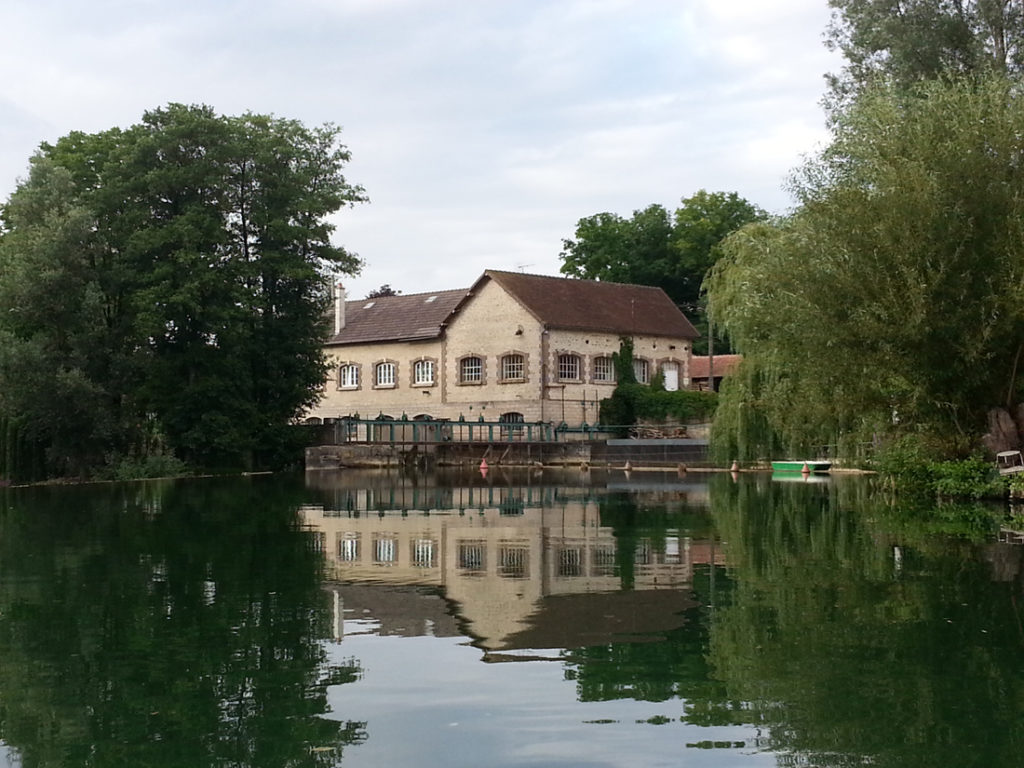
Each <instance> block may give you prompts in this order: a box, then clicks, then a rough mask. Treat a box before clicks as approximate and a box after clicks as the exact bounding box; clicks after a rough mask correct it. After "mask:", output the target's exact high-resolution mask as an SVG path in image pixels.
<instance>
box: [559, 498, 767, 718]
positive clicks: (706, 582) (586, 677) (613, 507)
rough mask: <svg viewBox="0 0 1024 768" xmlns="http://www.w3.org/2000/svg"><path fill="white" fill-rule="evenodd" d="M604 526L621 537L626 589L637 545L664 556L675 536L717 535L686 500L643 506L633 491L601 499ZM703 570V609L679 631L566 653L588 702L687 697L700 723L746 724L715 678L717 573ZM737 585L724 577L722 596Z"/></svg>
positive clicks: (699, 579)
mask: <svg viewBox="0 0 1024 768" xmlns="http://www.w3.org/2000/svg"><path fill="white" fill-rule="evenodd" d="M600 515H601V525H602V526H603V527H609V528H611V529H612V531H613V533H614V535H615V541H616V552H617V560H616V567H617V569H618V573H619V575H620V580H621V586H622V589H624V590H629V589H632V588H633V586H634V581H635V564H634V555H635V552H636V550H637V544H638V542H640V541H641V540H642V539H648V540H650V541H651V542H652V546H653V548H654V549H655V550H657V551H664V545H665V539H666V535H667V532H668V531H669V530H673V531H677V532H678V533H679V534H680V535H685V536H688V537H690V538H693V539H700V540H709V539H712V538H713V537H714V530H713V526H712V523H711V518H710V516H709V515H708V513H707V510H706V509H704V508H692V507H688V506H686V505H684V504H681V503H679V502H676V503H671V504H670V503H655V504H646V503H645V504H641V503H639V502H638V500H637V497H636V496H635V495H633V494H629V493H613V494H609V495H608V496H607V498H605V499H603V500H602V501H601V507H600ZM713 567H714V566H711V565H708V566H702V567H699V568H697V569H695V574H694V583H693V585H692V587H693V592H694V596H695V597H696V599H697V600H698V601H699V602H700V606H699V607H698V608H694V609H692V610H690V611H688V612H687V613H686V616H685V622H684V623H683V624H682V626H680V627H679V628H678V629H674V630H671V631H669V632H666V633H664V634H662V635H658V636H656V637H650V638H647V640H648V642H643V641H642V640H643V639H642V638H641V642H637V641H636V640H637V638H633V641H631V642H627V641H623V642H615V643H606V644H602V645H595V646H589V647H585V648H577V649H572V650H568V651H565V652H564V654H563V658H564V659H565V661H566V662H567V666H566V678H567V679H570V680H574V681H576V688H577V696H578V698H579V699H580V701H608V700H613V699H623V698H631V699H638V700H642V701H666V700H669V699H682V700H683V708H684V715H683V718H684V719H685V720H686V721H688V722H692V723H696V724H699V725H726V724H733V723H740V722H746V721H747V719H748V715H747V714H746V713H744V712H743V711H742V710H741V709H740V708H739V707H738V706H736V705H735V704H734V703H733V702H729V701H728V700H727V699H726V689H725V686H724V685H722V684H721V683H720V682H718V681H716V680H714V679H713V678H712V677H711V676H710V675H709V667H708V664H707V661H706V658H705V655H706V652H707V643H708V623H709V619H710V609H709V605H710V601H711V595H710V585H711V579H712V577H711V568H713ZM728 592H729V585H728V584H727V583H726V582H725V581H724V579H723V576H722V575H721V574H720V575H719V582H718V586H717V590H716V594H717V595H719V596H720V598H722V599H724V598H725V596H727V595H728Z"/></svg>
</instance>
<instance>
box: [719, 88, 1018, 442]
mask: <svg viewBox="0 0 1024 768" xmlns="http://www.w3.org/2000/svg"><path fill="white" fill-rule="evenodd" d="M1021 137H1024V101H1021V99H1020V98H1019V97H1018V96H1017V94H1016V93H1015V91H1014V88H1013V87H1012V85H1011V84H1010V83H1009V82H1008V81H1006V80H1005V79H1000V78H995V77H993V78H989V79H982V80H971V81H966V80H964V81H958V82H935V83H928V84H924V85H922V86H921V87H920V88H919V89H917V90H916V91H915V92H914V93H913V94H912V95H909V96H908V95H907V93H906V92H905V91H899V90H897V89H895V88H892V87H888V86H884V85H882V86H877V87H875V88H873V89H871V90H868V91H866V92H865V93H864V94H863V95H862V96H861V97H860V98H859V100H858V101H857V103H856V104H855V105H854V107H853V108H852V109H851V110H850V111H849V112H848V113H846V114H845V115H844V116H843V117H842V118H841V120H840V122H839V124H838V125H837V127H836V129H835V136H834V140H833V142H832V144H831V145H830V146H829V147H828V148H827V149H825V150H824V151H823V152H822V153H821V154H820V155H819V156H817V157H816V158H814V159H812V160H810V161H808V162H807V163H806V164H805V165H804V166H803V167H802V168H801V169H799V170H798V171H797V172H796V173H795V174H794V177H793V181H792V189H793V192H794V193H795V196H796V198H797V200H798V201H799V206H798V208H797V209H796V210H795V211H794V212H793V213H792V214H791V215H790V216H789V217H787V218H784V219H781V220H778V221H774V222H770V223H758V224H752V225H749V226H748V227H746V228H744V229H742V230H740V231H739V232H738V233H736V234H734V235H733V236H731V237H730V238H729V239H727V240H726V242H725V243H724V244H723V249H724V254H725V255H724V257H723V259H722V260H721V261H720V262H719V263H718V265H717V266H716V267H715V269H714V270H713V272H712V274H711V276H710V277H709V280H708V283H707V289H708V293H709V296H710V298H711V301H712V302H713V305H714V307H715V315H716V319H717V321H718V322H720V323H722V324H723V325H724V326H725V328H726V330H727V331H728V333H729V335H730V337H731V338H732V339H733V340H734V343H735V345H736V347H737V349H738V351H740V352H741V353H742V354H743V355H744V363H743V368H742V370H741V372H740V373H739V375H737V376H736V377H734V379H733V381H732V382H731V383H730V386H728V387H726V388H725V390H724V391H723V398H722V403H721V406H720V408H719V414H720V416H719V418H718V420H716V428H715V435H714V443H715V447H716V450H717V451H718V452H719V453H722V452H731V453H732V455H733V456H734V457H739V458H741V459H752V458H759V457H766V456H770V455H777V454H778V453H779V452H780V451H783V450H794V449H798V448H803V449H808V448H811V447H813V446H816V445H822V444H833V443H837V442H838V443H840V445H841V446H842V445H845V446H847V451H848V450H850V446H852V445H855V444H858V443H859V442H862V441H867V440H878V439H882V438H885V437H891V436H898V435H903V434H912V435H915V436H920V437H922V438H930V439H932V440H933V441H934V440H941V441H942V443H943V444H944V445H945V446H946V447H947V448H948V450H949V452H952V453H955V452H963V451H965V450H969V449H970V447H971V446H972V445H975V444H976V440H977V438H978V437H979V436H980V434H981V433H982V432H983V431H984V427H985V414H986V412H987V411H988V410H989V409H990V408H992V407H995V406H1001V407H1006V408H1011V407H1013V406H1015V405H1016V404H1017V403H1018V401H1019V396H1020V392H1019V381H1020V371H1021V369H1022V367H1024V366H1022V362H1024V361H1022V360H1021V352H1022V350H1024V301H1022V300H1024V140H1022V138H1021Z"/></svg>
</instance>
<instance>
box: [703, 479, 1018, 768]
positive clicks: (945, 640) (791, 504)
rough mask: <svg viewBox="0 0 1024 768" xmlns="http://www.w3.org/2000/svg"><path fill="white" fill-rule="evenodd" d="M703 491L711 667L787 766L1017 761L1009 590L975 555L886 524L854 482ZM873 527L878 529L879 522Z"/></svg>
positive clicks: (877, 505)
mask: <svg viewBox="0 0 1024 768" xmlns="http://www.w3.org/2000/svg"><path fill="white" fill-rule="evenodd" d="M822 488H823V487H821V486H817V487H815V486H794V485H783V484H770V483H761V484H760V485H754V484H750V483H741V484H738V485H733V484H732V483H729V482H721V483H719V482H716V483H715V484H714V485H713V486H712V510H713V514H714V518H715V521H716V523H717V524H718V526H719V530H720V533H721V535H722V538H723V539H724V540H725V542H726V545H727V556H728V559H729V562H730V564H731V566H732V568H733V573H734V576H735V579H736V584H735V589H734V592H733V595H732V602H731V604H730V605H728V606H726V607H723V608H722V609H721V610H719V611H717V612H716V614H715V616H714V621H713V623H712V627H711V637H710V647H711V652H710V656H709V658H710V661H711V663H712V664H713V666H714V669H715V673H716V675H717V676H719V677H720V678H721V679H722V680H723V681H724V682H725V683H726V684H727V686H728V689H729V692H730V694H731V695H733V696H736V697H737V698H741V699H744V700H746V701H747V702H749V706H750V707H751V709H752V711H753V712H754V713H756V717H757V718H758V720H759V721H760V722H762V723H763V724H764V725H765V726H766V727H767V728H769V729H770V732H771V745H772V747H773V748H774V749H777V750H780V751H781V752H783V753H785V754H786V755H787V757H786V758H785V762H787V764H788V763H789V762H790V761H792V762H795V763H797V764H809V765H815V766H845V765H852V764H864V763H865V762H870V763H871V764H874V765H880V766H922V767H924V766H935V765H957V766H970V765H979V766H981V765H984V766H992V765H1000V766H1002V765H1015V764H1017V763H1018V762H1019V759H1020V754H1021V747H1022V745H1024V717H1022V715H1024V666H1022V665H1021V663H1020V659H1021V652H1022V651H1024V635H1022V631H1021V615H1020V611H1019V610H1018V609H1017V605H1019V604H1020V600H1019V592H1020V585H1019V583H1016V584H1010V583H995V582H993V580H992V575H991V570H990V568H989V566H988V564H987V563H986V562H985V560H984V558H983V557H982V556H981V551H980V549H981V548H980V546H979V545H978V544H976V543H972V542H971V541H970V540H969V539H967V538H952V537H943V538H938V537H936V535H935V534H933V533H930V532H926V531H923V530H922V531H918V532H916V534H915V528H914V524H913V521H912V519H911V520H909V521H908V519H907V518H906V517H902V518H901V520H902V522H901V525H900V530H899V533H898V538H893V534H892V533H891V530H892V527H891V526H892V523H893V521H894V520H895V519H896V518H895V517H894V515H893V512H892V510H891V509H890V508H888V507H887V506H886V505H885V504H884V503H882V502H879V501H877V500H876V499H875V498H874V497H872V496H871V495H870V494H869V493H866V492H865V488H866V486H865V485H864V484H863V483H861V484H851V485H847V486H839V487H832V488H831V489H829V488H827V487H825V489H824V490H822ZM881 521H884V523H883V522H881Z"/></svg>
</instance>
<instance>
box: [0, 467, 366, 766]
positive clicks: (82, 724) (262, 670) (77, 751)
mask: <svg viewBox="0 0 1024 768" xmlns="http://www.w3.org/2000/svg"><path fill="white" fill-rule="evenodd" d="M305 498H306V493H305V491H304V489H303V487H302V484H301V479H300V480H299V481H298V482H295V481H294V479H289V478H282V477H262V478H231V479H228V480H225V479H207V480H203V481H191V482H185V483H182V482H163V483H155V482H149V483H131V484H115V483H104V484H97V485H90V486H76V487H71V488H69V487H62V488H52V487H37V488H31V489H19V490H15V491H7V492H6V495H5V497H4V501H5V502H6V503H7V504H6V506H5V507H4V514H3V515H0V576H2V578H0V613H2V615H3V621H4V627H5V630H6V631H4V632H3V633H0V689H2V690H4V691H13V690H17V691H18V692H19V695H18V696H16V697H12V698H11V699H10V701H8V702H6V703H5V705H4V716H3V719H2V721H0V738H2V739H3V741H4V744H5V745H7V747H8V748H9V749H11V750H13V751H16V752H17V753H18V755H19V759H21V760H23V761H24V763H25V764H28V765H37V766H58V765H90V764H91V765H96V766H115V765H121V766H153V767H155V766H168V767H170V766H186V765H187V766H212V765H238V766H241V765H246V766H284V765H289V766H300V765H301V766H310V768H315V767H321V768H327V766H336V765H338V764H339V763H340V762H341V761H342V752H343V750H344V749H345V747H346V746H347V745H350V744H355V743H358V742H360V741H362V740H365V738H366V723H365V722H362V721H354V720H347V719H345V718H344V717H342V718H341V719H338V718H335V719H331V718H328V717H326V716H325V715H327V714H328V713H329V710H330V706H329V703H328V699H329V694H328V688H329V686H334V685H340V684H344V683H348V682H352V681H354V680H356V679H358V677H359V676H360V675H361V673H362V670H361V668H360V665H359V663H358V661H357V660H355V659H344V658H331V657H330V655H329V651H328V649H327V648H326V647H325V642H326V640H327V638H330V637H332V636H333V632H332V627H331V607H330V604H329V601H328V599H327V596H326V593H325V592H324V591H323V589H322V579H323V556H322V553H320V552H319V551H317V550H316V549H315V548H314V547H312V546H311V536H312V535H313V534H311V533H310V532H308V531H306V530H304V529H303V528H302V526H300V525H298V524H297V517H296V513H295V510H296V509H297V508H298V507H299V505H300V504H302V503H303V501H304V500H305ZM313 746H315V747H325V748H327V749H325V750H324V751H323V752H322V753H319V752H315V751H311V747H313Z"/></svg>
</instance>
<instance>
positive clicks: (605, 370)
mask: <svg viewBox="0 0 1024 768" xmlns="http://www.w3.org/2000/svg"><path fill="white" fill-rule="evenodd" d="M593 366H594V381H595V382H597V383H600V384H614V383H615V361H614V360H612V358H610V357H608V356H606V355H602V356H600V357H595V358H594V362H593Z"/></svg>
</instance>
